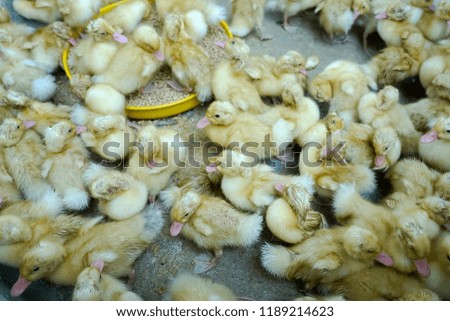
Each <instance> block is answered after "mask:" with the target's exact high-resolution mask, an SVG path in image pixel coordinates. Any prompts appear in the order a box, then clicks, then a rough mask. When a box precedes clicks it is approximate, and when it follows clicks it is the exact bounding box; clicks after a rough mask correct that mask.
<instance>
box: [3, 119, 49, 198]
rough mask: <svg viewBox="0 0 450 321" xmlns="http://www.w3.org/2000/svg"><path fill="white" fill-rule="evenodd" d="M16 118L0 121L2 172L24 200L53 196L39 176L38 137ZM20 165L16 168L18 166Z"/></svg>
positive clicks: (40, 147) (41, 147)
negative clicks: (8, 175)
mask: <svg viewBox="0 0 450 321" xmlns="http://www.w3.org/2000/svg"><path fill="white" fill-rule="evenodd" d="M32 125H33V123H32V122H31V123H25V124H24V123H23V122H22V121H20V120H19V119H17V118H7V119H3V122H2V123H1V125H0V146H2V154H3V157H4V162H5V163H4V165H5V167H6V170H7V171H8V173H9V174H10V175H11V177H12V178H13V179H14V182H15V184H16V186H17V187H18V188H19V190H20V191H21V192H22V193H23V195H24V196H25V198H27V199H30V200H39V199H41V198H42V197H43V196H44V195H46V194H50V193H54V191H53V189H52V187H51V186H50V184H49V183H48V182H47V181H46V180H44V179H43V178H42V176H41V170H40V168H41V165H42V162H43V160H44V157H45V151H44V150H45V149H44V145H43V144H42V140H41V138H40V137H39V135H38V134H37V133H36V132H35V131H33V130H31V129H29V130H28V129H27V127H30V126H32ZM18 164H20V165H18Z"/></svg>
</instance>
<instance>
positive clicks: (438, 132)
mask: <svg viewBox="0 0 450 321" xmlns="http://www.w3.org/2000/svg"><path fill="white" fill-rule="evenodd" d="M419 155H420V157H421V158H422V160H423V161H424V162H425V163H427V164H428V165H430V166H432V167H434V168H436V169H438V170H440V171H443V172H449V171H450V163H449V162H448V161H447V157H450V117H446V118H441V119H440V120H438V121H437V123H436V124H435V125H434V126H433V128H432V129H431V131H429V132H428V133H427V134H425V135H423V136H422V137H421V138H420V142H419Z"/></svg>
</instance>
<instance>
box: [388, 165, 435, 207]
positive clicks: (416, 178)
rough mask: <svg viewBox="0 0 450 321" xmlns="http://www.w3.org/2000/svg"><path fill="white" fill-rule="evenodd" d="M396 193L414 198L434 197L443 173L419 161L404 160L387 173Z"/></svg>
mask: <svg viewBox="0 0 450 321" xmlns="http://www.w3.org/2000/svg"><path fill="white" fill-rule="evenodd" d="M386 177H387V178H388V179H389V182H390V183H391V185H392V187H393V189H394V191H396V192H400V193H404V194H406V195H409V196H411V197H414V198H418V199H421V198H424V197H426V196H430V195H434V193H435V185H436V184H437V182H438V181H439V179H440V177H441V173H439V172H438V171H436V170H434V169H432V168H430V167H428V166H427V165H426V164H425V163H424V162H422V161H420V160H418V159H402V160H400V161H399V162H397V163H396V164H395V165H394V166H392V167H391V168H390V169H389V170H388V172H387V173H386Z"/></svg>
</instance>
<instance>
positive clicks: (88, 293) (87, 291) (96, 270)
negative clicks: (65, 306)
mask: <svg viewBox="0 0 450 321" xmlns="http://www.w3.org/2000/svg"><path fill="white" fill-rule="evenodd" d="M94 265H95V264H94ZM102 269H103V266H102V265H101V264H100V266H98V267H97V266H90V267H87V268H85V269H84V270H83V271H81V273H80V274H79V275H78V277H77V282H76V284H75V288H74V290H73V293H72V300H73V301H142V298H141V297H139V296H138V295H137V294H136V293H134V292H132V291H130V290H129V289H128V287H127V286H126V285H125V284H124V283H123V282H122V281H120V280H119V279H117V278H115V277H113V276H111V275H108V274H106V273H102Z"/></svg>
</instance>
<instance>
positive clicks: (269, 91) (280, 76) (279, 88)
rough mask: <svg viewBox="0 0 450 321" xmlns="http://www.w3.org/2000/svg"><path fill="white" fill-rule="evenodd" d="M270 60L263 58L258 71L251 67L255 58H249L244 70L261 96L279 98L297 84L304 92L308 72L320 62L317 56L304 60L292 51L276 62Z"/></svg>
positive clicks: (299, 54)
mask: <svg viewBox="0 0 450 321" xmlns="http://www.w3.org/2000/svg"><path fill="white" fill-rule="evenodd" d="M271 58H272V57H268V56H263V58H262V59H263V60H262V62H261V65H262V68H259V70H255V67H254V66H252V64H253V60H254V59H255V58H250V63H249V65H250V66H246V67H245V68H244V70H245V71H246V72H247V73H248V75H249V76H250V78H252V80H253V81H252V83H253V84H254V85H255V87H256V89H257V90H258V92H259V94H260V95H261V96H268V97H279V96H281V95H282V93H283V91H285V90H289V89H291V88H292V86H294V87H298V86H299V84H300V85H301V88H302V89H303V90H304V89H305V87H306V77H307V75H308V71H310V70H314V69H315V68H316V67H317V65H318V64H319V61H320V59H319V57H317V56H311V57H308V58H305V57H304V56H303V55H302V54H301V53H299V52H297V51H293V50H291V51H288V52H287V53H286V54H284V55H283V56H281V57H280V58H278V59H277V60H276V61H272V59H271Z"/></svg>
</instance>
